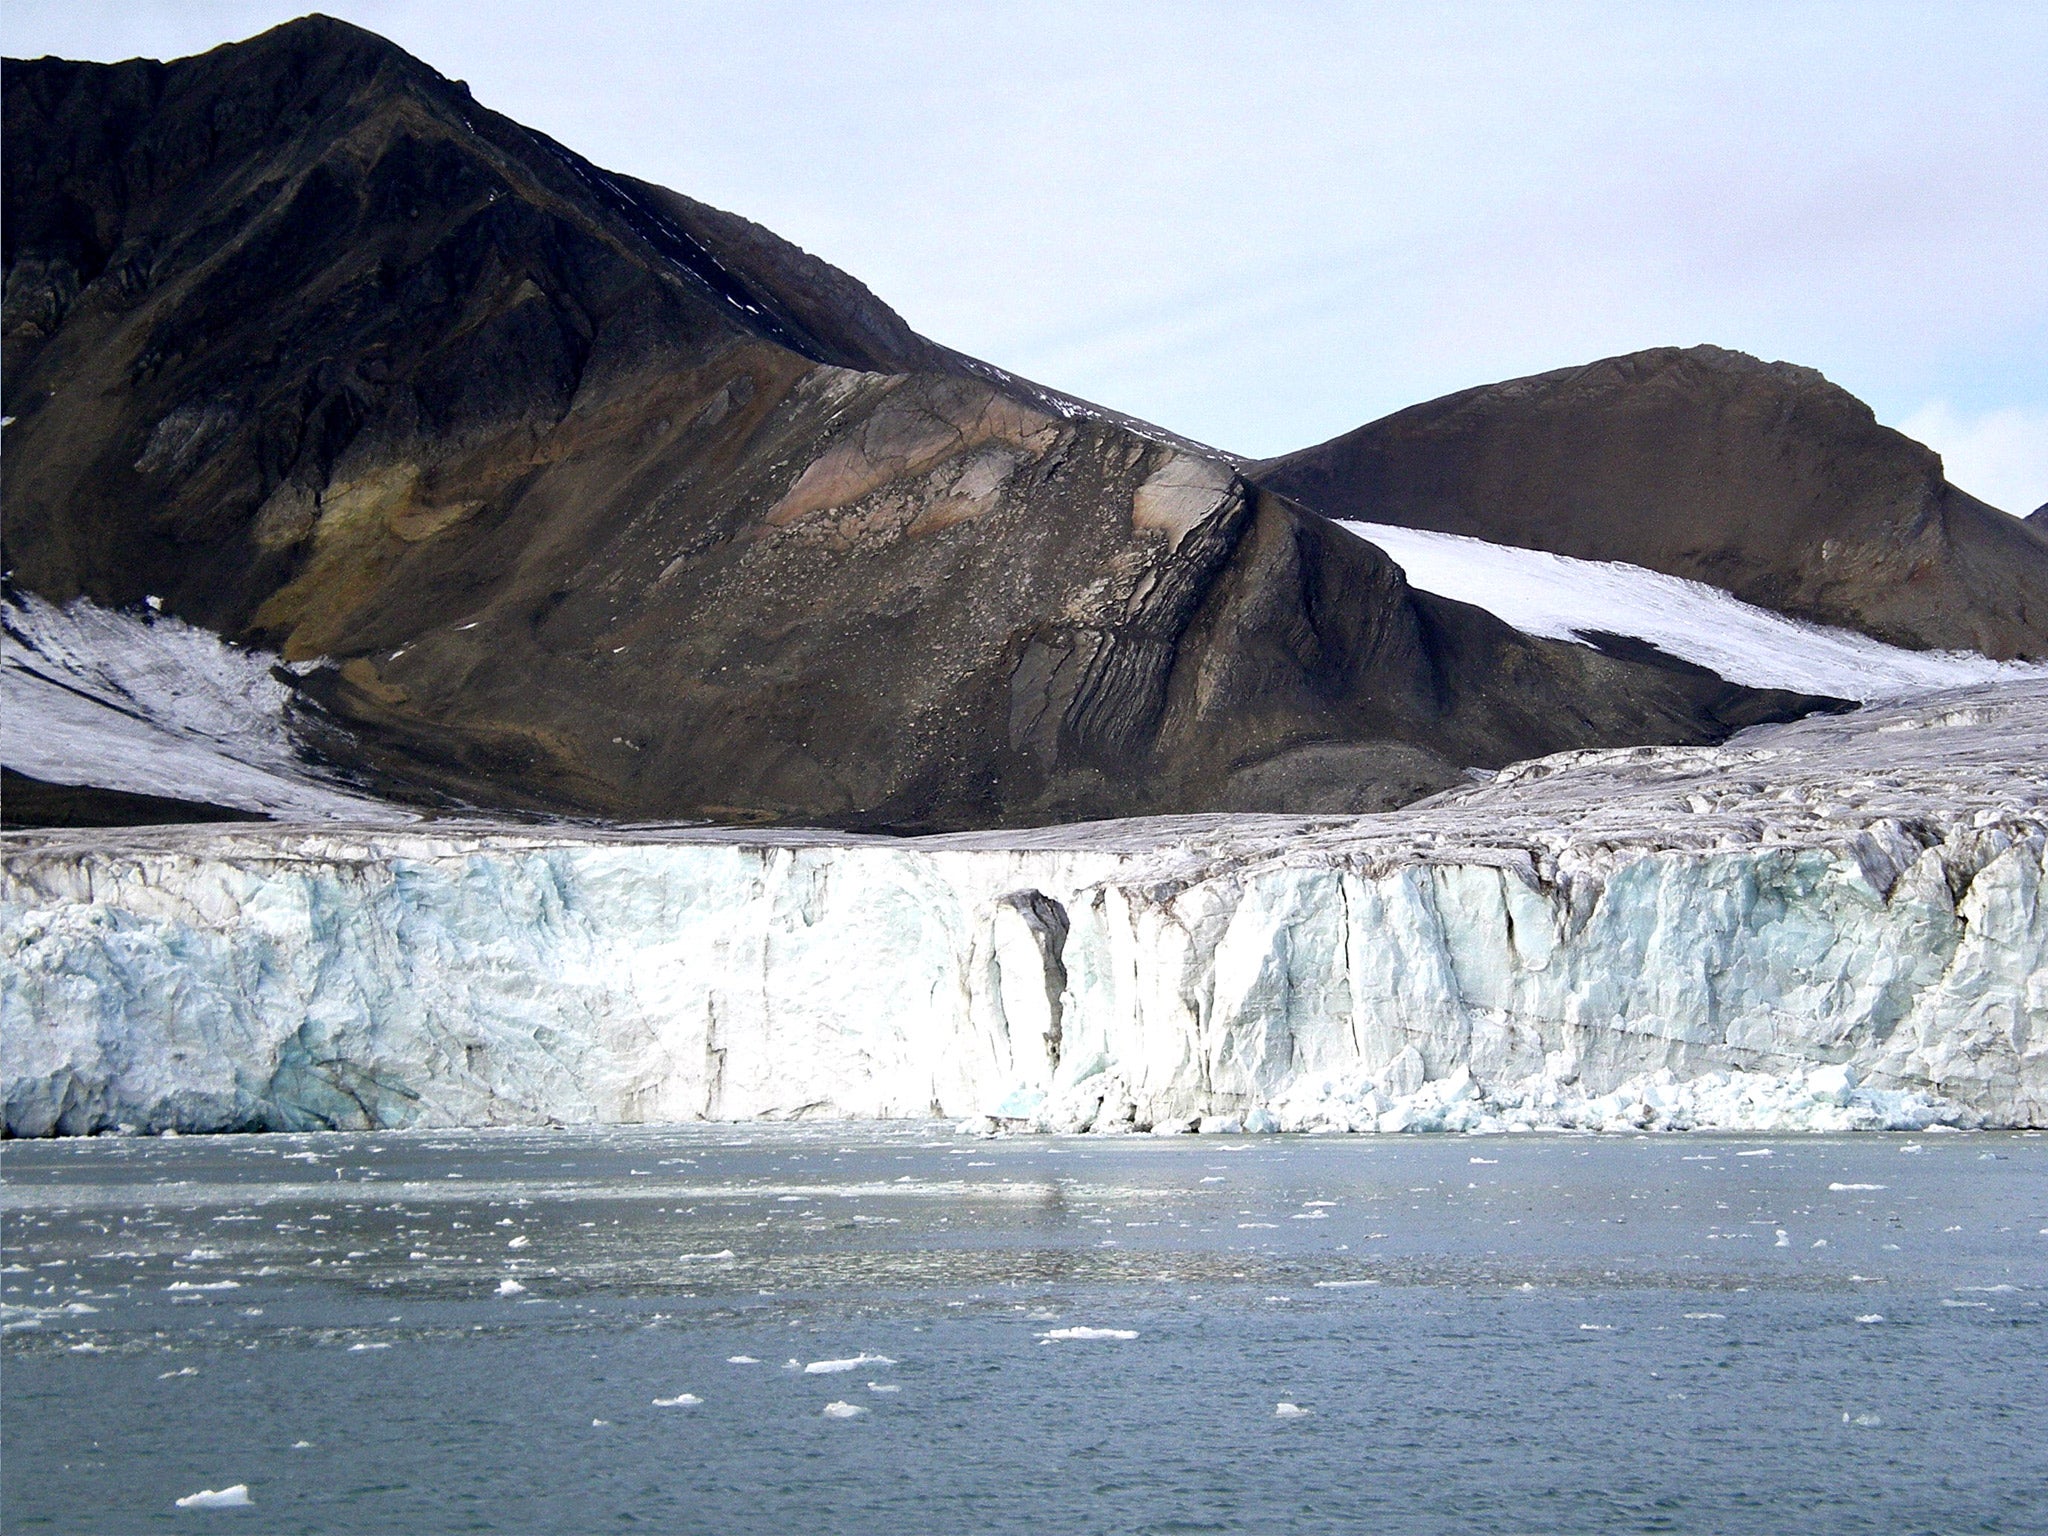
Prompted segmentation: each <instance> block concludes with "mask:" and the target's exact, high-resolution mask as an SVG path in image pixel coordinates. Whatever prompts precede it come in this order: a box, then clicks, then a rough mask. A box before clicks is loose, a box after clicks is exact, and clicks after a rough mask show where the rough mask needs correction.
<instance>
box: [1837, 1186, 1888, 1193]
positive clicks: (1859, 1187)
mask: <svg viewBox="0 0 2048 1536" xmlns="http://www.w3.org/2000/svg"><path fill="white" fill-rule="evenodd" d="M1885 1187H1886V1186H1884V1185H1882V1184H1830V1185H1829V1186H1828V1191H1829V1193H1831V1194H1841V1193H1843V1192H1844V1191H1846V1190H1852V1189H1883V1188H1885Z"/></svg>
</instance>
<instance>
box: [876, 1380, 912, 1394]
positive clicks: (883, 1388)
mask: <svg viewBox="0 0 2048 1536" xmlns="http://www.w3.org/2000/svg"><path fill="white" fill-rule="evenodd" d="M868 1390H869V1391H870V1392H880V1393H883V1394H885V1395H886V1394H888V1393H891V1392H901V1391H902V1390H903V1389H902V1388H901V1387H899V1386H897V1385H896V1383H895V1382H893V1381H871V1382H869V1383H868Z"/></svg>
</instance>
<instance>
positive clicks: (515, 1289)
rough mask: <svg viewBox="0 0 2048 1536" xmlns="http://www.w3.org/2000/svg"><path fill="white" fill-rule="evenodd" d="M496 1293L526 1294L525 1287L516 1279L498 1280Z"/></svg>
mask: <svg viewBox="0 0 2048 1536" xmlns="http://www.w3.org/2000/svg"><path fill="white" fill-rule="evenodd" d="M497 1294H498V1295H500V1296H523V1295H525V1294H526V1287H525V1286H523V1285H521V1284H520V1283H519V1282H518V1281H517V1280H500V1281H499V1282H498V1291H497Z"/></svg>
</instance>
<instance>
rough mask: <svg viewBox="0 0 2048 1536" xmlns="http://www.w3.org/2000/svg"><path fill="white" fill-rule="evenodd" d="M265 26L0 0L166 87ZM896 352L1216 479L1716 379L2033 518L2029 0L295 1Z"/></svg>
mask: <svg viewBox="0 0 2048 1536" xmlns="http://www.w3.org/2000/svg"><path fill="white" fill-rule="evenodd" d="M302 9H303V8H302V7H300V6H294V5H291V4H288V3H270V0H118V3H109V0H7V4H6V8H5V10H4V12H0V42H4V45H5V48H6V51H7V52H8V53H9V54H12V55H16V56H19V55H24V54H28V55H33V54H42V53H59V54H64V55H68V56H70V57H74V58H96V59H119V58H129V57H134V56H136V55H138V54H139V55H145V56H152V57H160V58H161V57H175V56H177V55H180V54H185V53H192V52H197V51H199V50H201V49H204V48H206V47H210V46H212V45H213V44H215V43H218V42H223V41H227V40H229V39H233V38H239V37H246V36H248V35H250V34H252V33H255V32H258V31H261V30H262V29H263V28H265V27H267V26H270V25H273V24H274V23H276V22H278V21H282V20H285V19H287V18H289V17H291V16H293V15H296V14H300V13H301V11H302ZM325 9H326V10H327V11H328V12H329V13H330V14H333V15H339V16H342V17H345V18H347V19H349V20H351V21H355V22H357V23H359V24H360V25H363V26H366V27H369V28H372V29H373V30H375V31H378V32H381V33H383V34H384V35H385V36H387V37H390V38H392V39H393V40H395V41H396V42H398V43H400V44H401V45H402V46H404V47H406V48H407V49H409V50H411V51H412V52H413V53H415V54H417V55H419V56H420V57H421V58H423V59H425V60H426V61H427V62H428V63H430V64H432V65H434V66H435V67H436V68H437V69H439V70H441V71H442V72H443V73H444V74H447V75H451V76H455V77H458V78H461V79H465V80H467V81H468V82H469V83H470V85H471V87H472V88H473V90H474V91H475V93H476V95H477V96H478V97H479V99H481V100H482V101H483V102H485V103H486V104H487V105H489V106H492V107H495V108H496V109H498V110H499V111H501V112H504V113H507V114H509V115H510V116H512V117H515V118H517V119H519V120H520V121H522V122H524V123H527V124H529V125H531V126H533V127H536V128H540V129H542V130H543V131H545V132H547V133H549V134H552V135H554V136H555V137H556V138H559V139H561V140H563V141H564V142H566V143H568V144H570V145H572V146H574V147H575V148H576V149H578V150H580V151H582V152H583V153H584V154H586V155H588V156H589V157H590V158H592V159H593V160H596V161H598V162H599V163H600V164H603V165H606V166H609V167H612V168H614V169H618V170H623V171H628V172H630V173H632V174H634V175H636V176H641V177H645V178H647V179H649V180H653V181H658V182H662V183H665V184H667V185H669V186H672V187H676V188H678V189H680V190H682V191H685V192H688V193H690V194H691V195H692V196H695V197H699V198H702V199H704V200H706V201H708V202H711V203H715V204H718V205H719V206H721V207H725V208H730V209H733V210H735V211H737V212H740V213H744V214H746V215H748V216H749V217H751V218H754V219H756V220H758V221H760V222H761V223H764V224H766V225H768V226H769V227H770V228H772V229H774V230H776V231H777V232H778V233H780V234H782V235H784V236H786V237H787V238H789V239H792V240H794V241H796V242H797V243H798V244H800V245H803V246H804V247H806V248H807V249H809V250H811V251H813V252H816V253H817V254H819V255H821V256H824V257H826V258H827V259H828V260H830V261H832V262H834V263H836V264H837V265H839V266H841V267H844V268H846V269H847V270H848V271H850V272H852V273H854V274H855V275H856V276H858V277H859V278H861V279H862V280H863V281H864V282H866V283H867V284H868V286H869V287H871V288H873V289H874V290H875V291H876V292H877V293H878V294H880V295H881V296H882V297H883V298H884V299H886V300H887V301H888V302H889V303H890V304H892V305H894V306H895V307H896V308H897V309H898V310H899V311H901V312H902V314H903V315H904V316H905V317H906V318H907V319H908V320H909V321H910V323H911V324H912V325H913V326H915V327H916V328H917V329H919V330H921V331H923V332H925V333H926V334H928V335H930V336H933V337H935V338H937V339H939V340H942V341H944V342H947V343H948V344H950V345H952V346H956V347H959V348H961V349H962V350H964V351H967V352H971V353H974V354H975V355H977V356H980V357H983V358H986V359H988V360H989V361H991V362H994V363H998V364H1000V365H1002V366H1003V367H1005V368H1009V369H1012V370H1014V371H1016V372H1019V373H1023V374H1027V375H1029V376H1031V377H1034V378H1037V379H1040V380H1042V381H1044V382H1046V383H1049V384H1055V385H1058V386H1060V387H1061V388H1063V389H1068V390H1071V391H1073V392H1075V393H1077V394H1081V395H1084V396H1087V397H1089V398H1091V399H1094V400H1097V401H1100V402H1102V403H1103V404H1106V405H1111V406H1115V407H1118V408H1120V409H1122V410H1126V411H1130V412H1132V413H1134V414H1136V415H1139V416H1144V417H1147V418H1150V419H1152V420H1154V421H1158V422H1160V423H1162V424H1164V425H1167V426H1170V427H1173V428H1175V429H1177V430H1179V431H1182V432H1185V433H1187V434H1189V435H1190V436H1193V437H1197V438H1200V439H1202V440H1204V441H1207V442H1211V443H1214V444H1217V445H1218V446H1221V447H1225V448H1229V449H1234V450H1236V451H1238V452H1242V453H1250V454H1257V455H1265V454H1272V453H1278V452H1282V451H1284V450H1286V449H1289V448H1295V447H1300V446H1303V445H1305V444H1308V443H1312V442H1317V441H1320V440H1321V439H1323V438H1326V437H1329V436H1332V435H1334V434H1336V433H1338V432H1342V431H1345V430H1347V429H1349V428H1351V427H1353V426H1356V425H1358V424H1359V423H1361V422H1364V421H1367V420H1370V419H1372V418H1374V417H1377V416H1381V415H1384V414H1385V413H1386V412H1388V411H1391V410H1395V409H1398V408H1399V407H1401V406H1403V405H1406V404H1409V403H1411V402H1414V401H1417V400H1423V399H1428V398H1431V397H1433V396H1436V395H1440V394H1444V393H1446V392H1448V391H1451V390H1454V389H1459V388H1462V387H1464V386H1466V385H1470V384H1478V383H1484V382H1487V381H1489V380H1492V379H1497V378H1503V377H1508V376H1512V375H1515V374H1522V373H1531V372H1536V371H1539V370H1542V369H1545V368H1554V367H1560V366H1563V365H1565V364H1569V363H1576V362H1584V361H1588V360H1590V359H1593V358H1596V357H1602V356H1606V355H1610V354H1612V353H1616V352H1624V351H1629V350H1632V349H1634V348H1637V347H1646V346H1657V345H1662V344H1667V343H1675V344H1681V345H1683V344H1691V343H1693V342H1699V341H1712V342H1717V343H1719V344H1721V345H1723V346H1730V347H1738V348H1741V349H1742V350H1744V351H1748V352H1754V353H1757V354H1759V355H1761V356H1763V357H1767V358H1788V359H1791V360H1793V361H1796V362H1801V363H1807V364H1810V365H1812V366H1814V367H1818V368H1820V369H1822V370H1823V371H1824V372H1826V373H1827V375H1828V376H1829V377H1830V378H1832V379H1834V380H1835V381H1836V382H1837V383H1840V384H1842V385H1844V386H1845V387H1847V388H1848V389H1850V390H1852V391H1854V392H1855V393H1856V394H1858V395H1860V396H1862V397H1863V398H1864V399H1865V400H1867V401H1869V402H1870V404H1871V405H1872V406H1873V407H1874V408H1875V409H1876V411H1877V414H1878V416H1879V418H1880V419H1881V420H1883V421H1885V422H1888V423H1890V424H1892V425H1894V426H1898V427H1901V428H1904V429H1905V430H1907V431H1909V432H1911V433H1913V435H1915V436H1917V437H1920V438H1922V439H1923V440H1925V441H1927V442H1929V443H1931V444H1932V445H1933V446H1934V447H1936V448H1938V449H1939V450H1941V452H1942V453H1943V455H1944V456H1945V458H1946V459H1947V462H1948V468H1949V475H1950V478H1951V479H1953V480H1955V481H1956V482H1957V483H1958V484H1960V485H1962V486H1963V487H1964V488H1965V489H1967V490H1970V491H1972V492H1974V493H1976V494H1977V495H1980V496H1982V497H1984V498H1985V499H1987V500H1989V501H1991V502H1993V503H1994V504H1996V505H1999V506H2002V507H2004V508H2006V509H2007V510H2008V511H2014V512H2026V511H2029V510H2031V509H2032V508H2033V507H2034V506H2036V505H2038V504H2040V503H2042V502H2044V501H2048V5H2044V4H2043V3H2042V0H2016V3H2011V4H1977V5H1972V4H1964V3H1944V4H1935V3H1917V4H1901V5H1887V4H1883V3H1878V0H1860V3H1854V4H1844V5H1820V4H1814V5H1797V4H1791V3H1767V4H1756V5H1743V4H1737V3H1730V0H1720V3H1716V4H1711V5H1708V4H1671V5H1664V6H1659V5H1652V4H1646V3H1630V4H1611V5H1539V4H1533V3H1522V4H1513V5H1500V6H1492V5H1480V4H1468V5H1458V4H1439V3H1422V0H1417V3H1414V4H1408V5H1399V6H1395V5H1386V6H1376V5H1327V6H1325V5H1311V4H1291V5H1272V6H1260V5H1256V4H1249V3H1236V4H1218V5H1201V4H1194V3H1186V0H1182V3H1162V4H1157V5H1146V4H1135V3H1133V4H1120V3H1116V0H1090V3H1086V4H1076V5H1062V4H1039V3H1017V0H1012V3H1006V4H990V5H975V4H968V3H963V0H951V3H929V4H916V5H907V4H888V3H882V0H861V3H859V4H844V5H834V4H823V3H812V4H772V3H730V4H727V3H703V4H689V3H653V0H614V3H606V0H582V3H576V4H571V3H564V0H536V3H526V0H501V3H492V0H468V3H460V4H458V3H454V0H362V3H349V0H329V3H328V4H327V5H326V6H325Z"/></svg>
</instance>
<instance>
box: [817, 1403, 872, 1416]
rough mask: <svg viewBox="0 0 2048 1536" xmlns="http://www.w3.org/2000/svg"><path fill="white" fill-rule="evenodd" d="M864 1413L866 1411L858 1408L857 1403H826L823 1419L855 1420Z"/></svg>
mask: <svg viewBox="0 0 2048 1536" xmlns="http://www.w3.org/2000/svg"><path fill="white" fill-rule="evenodd" d="M866 1412H867V1409H865V1408H863V1407H861V1406H859V1405H858V1404H857V1403H827V1404H826V1405H825V1417H826V1418H828V1419H857V1418H859V1417H860V1416H861V1415H862V1414H864V1413H866Z"/></svg>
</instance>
